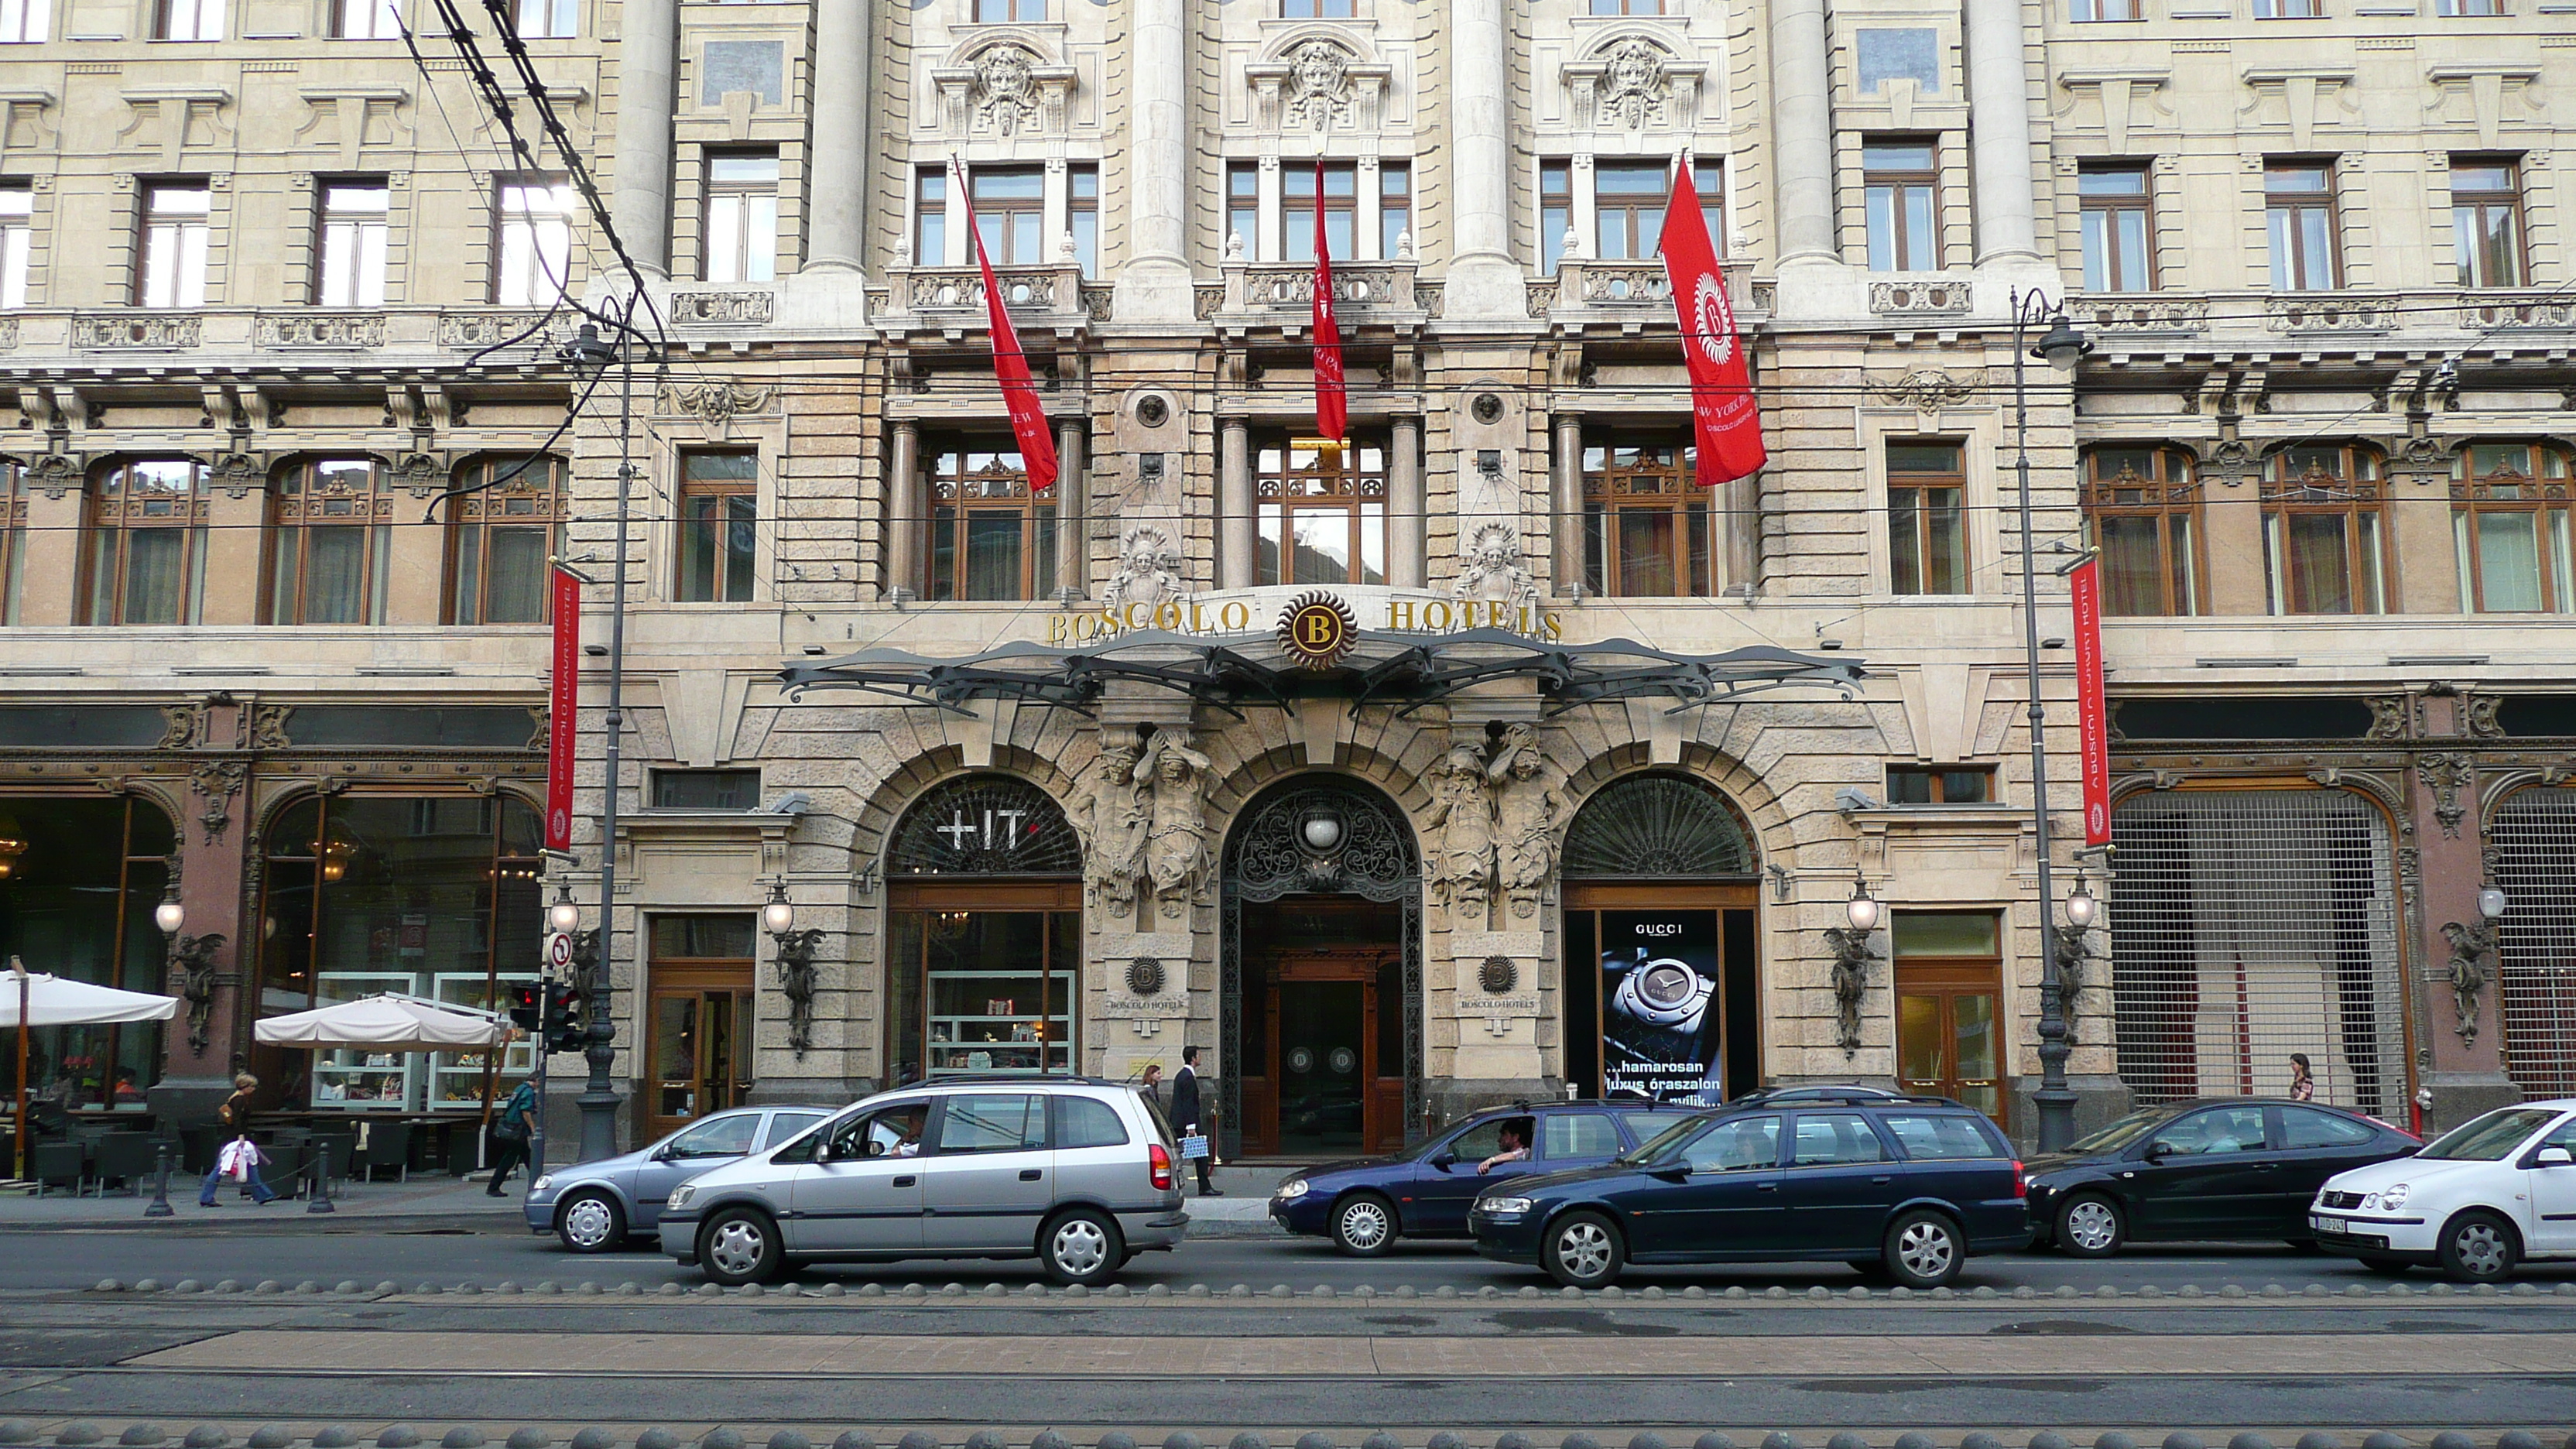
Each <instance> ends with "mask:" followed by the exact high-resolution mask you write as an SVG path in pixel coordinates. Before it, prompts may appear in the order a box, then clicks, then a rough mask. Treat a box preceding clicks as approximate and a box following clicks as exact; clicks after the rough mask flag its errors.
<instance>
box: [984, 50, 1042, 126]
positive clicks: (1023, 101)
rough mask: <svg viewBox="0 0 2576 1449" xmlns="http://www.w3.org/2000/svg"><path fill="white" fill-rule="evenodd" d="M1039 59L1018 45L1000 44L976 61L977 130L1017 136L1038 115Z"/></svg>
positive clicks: (1032, 122) (1033, 121) (1034, 120)
mask: <svg viewBox="0 0 2576 1449" xmlns="http://www.w3.org/2000/svg"><path fill="white" fill-rule="evenodd" d="M1037 64H1038V58H1037V57H1036V56H1034V55H1032V54H1030V53H1029V52H1028V51H1027V50H1026V49H1025V48H1023V47H1021V46H1017V45H997V46H994V47H993V48H992V49H990V50H987V51H985V52H984V53H983V54H982V55H981V56H979V57H977V58H976V61H975V84H974V88H973V90H972V91H971V92H970V97H971V99H970V102H969V103H970V104H971V105H972V106H973V108H974V115H975V129H976V130H978V131H990V132H992V133H993V134H995V135H999V136H1016V135H1018V134H1019V131H1020V128H1021V127H1022V126H1025V125H1030V124H1034V123H1035V122H1036V120H1037V117H1038V85H1037Z"/></svg>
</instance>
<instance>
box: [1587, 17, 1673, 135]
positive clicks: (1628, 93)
mask: <svg viewBox="0 0 2576 1449" xmlns="http://www.w3.org/2000/svg"><path fill="white" fill-rule="evenodd" d="M1604 59H1605V60H1606V61H1607V66H1606V68H1605V69H1604V70H1603V71H1602V73H1601V94H1600V99H1599V105H1600V117H1601V121H1600V124H1601V125H1602V126H1604V127H1608V126H1611V125H1621V126H1625V127H1627V128H1628V129H1629V130H1631V131H1637V130H1643V129H1644V128H1645V126H1646V125H1647V123H1648V122H1650V121H1651V122H1652V123H1653V124H1655V125H1658V126H1660V125H1664V124H1666V123H1667V120H1666V115H1665V89H1664V52H1663V51H1662V50H1661V49H1659V48H1658V47H1656V46H1655V45H1654V44H1653V43H1652V42H1650V41H1647V40H1643V39H1640V38H1637V37H1634V36H1631V37H1630V38H1628V39H1626V40H1623V41H1620V42H1619V43H1618V44H1617V45H1614V46H1612V47H1611V48H1610V53H1609V54H1608V55H1607V56H1606V57H1604Z"/></svg>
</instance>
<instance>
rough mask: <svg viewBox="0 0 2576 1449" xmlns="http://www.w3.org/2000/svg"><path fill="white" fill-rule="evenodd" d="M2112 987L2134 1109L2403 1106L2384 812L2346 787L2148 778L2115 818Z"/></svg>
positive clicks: (2393, 902) (2392, 892)
mask: <svg viewBox="0 0 2576 1449" xmlns="http://www.w3.org/2000/svg"><path fill="white" fill-rule="evenodd" d="M2111 833H2112V839H2113V841H2114V842H2115V843H2116V844H2117V845H2118V847H2119V857H2118V859H2119V878H2118V887H2119V888H2118V893H2117V894H2116V895H2115V896H2114V897H2113V898H2112V901H2111V917H2110V919H2111V940H2112V957H2111V994H2112V1010H2113V1016H2114V1024H2115V1027H2116V1035H2117V1042H2118V1054H2119V1064H2120V1078H2121V1080H2122V1081H2124V1082H2126V1083H2127V1084H2128V1085H2129V1088H2130V1090H2131V1091H2133V1092H2135V1093H2136V1094H2137V1099H2138V1102H2139V1104H2140V1105H2142V1106H2144V1105H2150V1104H2153V1103H2157V1102H2169V1101H2175V1100H2179V1099H2182V1098H2187V1097H2201V1096H2211V1097H2217V1096H2230V1095H2243V1094H2252V1093H2268V1094H2274V1095H2277V1094H2280V1093H2283V1092H2286V1091H2287V1090H2288V1089H2289V1084H2290V1054H2291V1053H2292V1052H2304V1053H2306V1054H2307V1057H2308V1061H2309V1063H2310V1065H2311V1067H2312V1069H2313V1070H2314V1072H2315V1074H2316V1082H2317V1095H2318V1097H2319V1099H2321V1100H2324V1101H2329V1102H2335V1103H2339V1104H2341V1105H2344V1106H2348V1107H2357V1108H2359V1109H2360V1110H2362V1111H2365V1112H2370V1113H2373V1114H2376V1115H2378V1116H2381V1117H2390V1118H2393V1117H2394V1115H2395V1114H2396V1113H2397V1112H2399V1111H2401V1110H2402V1109H2403V1108H2404V1107H2405V1104H2406V1099H2407V1091H2408V1081H2407V1060H2406V1024H2405V1010H2406V992H2405V985H2404V981H2403V979H2402V977H2401V974H2400V969H2399V964H2398V955H2397V893H2396V880H2395V865H2394V855H2393V851H2392V849H2391V846H2390V841H2389V830H2388V822H2387V819H2386V817H2384V816H2383V815H2381V814H2380V813H2379V811H2378V810H2377V809H2375V808H2374V807H2373V806H2372V805H2371V804H2370V803H2369V802H2368V801H2367V800H2364V799H2363V798H2361V797H2360V796H2358V795H2355V794H2352V793H2351V792H2349V791H2343V790H2211V791H2183V792H2167V791H2158V792H2152V793H2148V794H2142V795H2136V796H2132V797H2130V798H2129V799H2128V800H2126V801H2123V802H2122V803H2121V805H2120V807H2119V809H2118V810H2117V811H2116V812H2115V813H2114V814H2113V816H2112V827H2111Z"/></svg>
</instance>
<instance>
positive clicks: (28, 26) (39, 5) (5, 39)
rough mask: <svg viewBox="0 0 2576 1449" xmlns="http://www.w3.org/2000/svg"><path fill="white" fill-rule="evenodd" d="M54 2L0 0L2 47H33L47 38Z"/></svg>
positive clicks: (0, 38) (51, 0)
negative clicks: (48, 20)
mask: <svg viewBox="0 0 2576 1449" xmlns="http://www.w3.org/2000/svg"><path fill="white" fill-rule="evenodd" d="M52 8H53V0H0V45H32V44H34V43H36V42H37V41H40V40H43V39H44V38H45V17H46V14H47V12H49V11H50V10H52Z"/></svg>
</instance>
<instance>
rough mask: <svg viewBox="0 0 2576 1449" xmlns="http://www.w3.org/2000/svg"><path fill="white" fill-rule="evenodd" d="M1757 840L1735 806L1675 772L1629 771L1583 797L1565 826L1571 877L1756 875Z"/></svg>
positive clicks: (1569, 876)
mask: <svg viewBox="0 0 2576 1449" xmlns="http://www.w3.org/2000/svg"><path fill="white" fill-rule="evenodd" d="M1754 869H1755V859H1754V851H1753V843H1752V841H1751V840H1750V839H1749V838H1747V836H1746V833H1745V829H1744V823H1743V822H1742V821H1741V820H1738V819H1737V818H1736V814H1735V810H1734V807H1732V806H1730V805H1728V804H1727V803H1726V801H1725V800H1724V799H1722V798H1720V797H1719V795H1718V794H1717V792H1716V791H1714V790H1711V789H1709V788H1708V787H1707V786H1705V785H1702V784H1700V783H1699V782H1698V781H1696V780H1689V779H1684V778H1682V777H1680V776H1677V775H1631V776H1629V777H1628V778H1626V779H1624V780H1618V781H1614V782H1613V783H1611V784H1609V785H1605V786H1603V787H1602V788H1601V789H1600V790H1598V791H1596V792H1595V793H1594V794H1593V796H1592V798H1591V799H1589V800H1586V801H1584V802H1583V808H1582V810H1580V811H1579V812H1577V813H1576V815H1575V817H1574V824H1573V825H1572V826H1570V827H1568V828H1567V830H1566V832H1565V875H1566V878H1567V879H1569V880H1672V879H1701V878H1705V877H1709V876H1739V877H1741V876H1750V875H1752V874H1753V872H1754Z"/></svg>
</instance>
